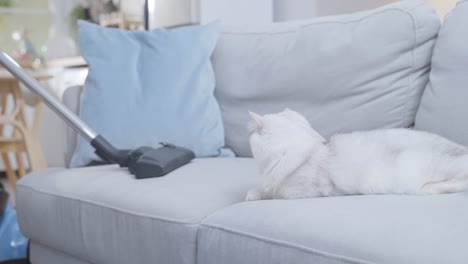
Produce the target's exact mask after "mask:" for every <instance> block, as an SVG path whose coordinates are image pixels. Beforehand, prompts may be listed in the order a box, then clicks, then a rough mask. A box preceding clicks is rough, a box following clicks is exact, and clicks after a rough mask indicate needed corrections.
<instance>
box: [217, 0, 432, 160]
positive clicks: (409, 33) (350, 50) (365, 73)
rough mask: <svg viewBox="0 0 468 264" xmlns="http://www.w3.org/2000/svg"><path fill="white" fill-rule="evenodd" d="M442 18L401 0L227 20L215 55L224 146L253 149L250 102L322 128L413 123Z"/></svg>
mask: <svg viewBox="0 0 468 264" xmlns="http://www.w3.org/2000/svg"><path fill="white" fill-rule="evenodd" d="M439 26H440V20H439V18H438V17H437V15H436V14H435V12H434V11H433V10H432V9H431V8H429V7H427V6H425V5H423V4H421V3H414V2H401V3H396V4H391V5H387V6H384V7H381V8H379V9H376V10H371V11H367V12H361V13H356V14H351V15H343V16H335V17H324V18H318V19H314V20H309V21H299V22H287V23H277V24H271V25H265V26H256V27H249V28H246V27H242V28H225V29H224V30H223V32H222V34H221V36H220V40H219V42H218V45H217V48H216V50H215V53H214V55H213V58H212V60H213V65H214V69H215V75H216V82H217V84H216V89H215V95H216V97H217V99H218V102H219V103H220V106H221V110H222V115H223V122H224V128H225V135H226V145H227V146H228V147H230V148H231V149H233V150H234V152H235V153H236V154H237V155H239V156H251V151H250V146H249V143H248V132H247V123H248V120H249V115H248V111H249V110H250V111H255V112H258V113H260V114H266V113H271V112H278V111H281V110H283V109H284V108H286V107H289V108H291V109H293V110H296V111H298V112H300V113H302V114H304V115H305V116H306V117H307V118H308V120H309V121H310V123H311V124H312V126H313V127H314V128H316V129H317V130H318V131H319V132H320V133H322V134H323V135H324V136H325V137H329V136H330V135H332V134H335V133H339V132H351V131H355V130H368V129H378V128H394V127H409V126H412V125H413V123H414V117H415V115H416V110H417V108H418V105H419V102H420V97H421V94H422V91H423V88H424V87H425V86H426V84H427V82H428V72H429V67H430V65H429V64H430V59H431V56H432V50H433V45H434V42H435V39H436V36H437V32H438V30H439Z"/></svg>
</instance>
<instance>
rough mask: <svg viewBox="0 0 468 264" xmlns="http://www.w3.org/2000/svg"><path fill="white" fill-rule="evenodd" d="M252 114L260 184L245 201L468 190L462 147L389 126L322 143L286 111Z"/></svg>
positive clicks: (467, 152)
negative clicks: (389, 127) (261, 179)
mask: <svg viewBox="0 0 468 264" xmlns="http://www.w3.org/2000/svg"><path fill="white" fill-rule="evenodd" d="M250 114H251V117H252V124H251V130H250V132H251V137H250V144H251V148H252V152H253V155H254V158H255V160H256V162H257V163H258V168H259V170H260V173H261V175H262V177H263V178H264V182H263V184H262V186H261V187H260V188H258V189H253V190H251V191H249V193H248V195H247V198H246V200H248V201H252V200H262V199H299V198H309V197H319V196H339V195H358V194H413V195H425V194H440V193H453V192H462V191H466V190H468V149H467V148H465V147H463V146H461V145H458V144H455V143H453V142H451V141H449V140H447V139H444V138H442V137H440V136H437V135H433V134H429V133H426V132H419V131H415V130H410V129H387V130H376V131H369V132H355V133H351V134H341V135H335V136H333V137H332V138H331V139H330V140H329V141H328V142H327V141H326V140H325V139H324V138H323V137H322V136H321V135H320V134H319V133H317V132H316V131H315V130H314V129H312V128H311V127H310V125H309V123H308V122H307V120H306V119H305V118H304V117H303V116H301V115H300V114H298V113H296V112H294V111H292V110H289V109H286V110H285V111H283V112H281V113H279V114H270V115H265V116H260V115H257V114H255V113H250Z"/></svg>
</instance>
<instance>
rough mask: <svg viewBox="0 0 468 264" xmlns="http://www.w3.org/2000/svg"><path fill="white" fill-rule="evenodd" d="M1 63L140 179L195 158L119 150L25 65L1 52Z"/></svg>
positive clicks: (180, 152)
mask: <svg viewBox="0 0 468 264" xmlns="http://www.w3.org/2000/svg"><path fill="white" fill-rule="evenodd" d="M0 64H1V65H3V67H5V68H6V69H7V70H8V71H9V72H10V73H11V74H13V76H15V77H16V78H17V79H18V80H19V81H20V82H22V83H23V84H24V85H25V86H26V87H28V88H29V89H30V90H31V91H33V92H35V93H36V94H37V95H38V96H39V97H41V98H42V100H43V101H44V102H45V103H46V104H47V105H48V106H49V107H50V108H51V109H52V110H53V111H55V113H56V114H58V115H59V116H60V117H61V118H62V119H63V120H64V121H65V122H67V123H68V125H70V126H71V127H72V128H73V129H74V130H75V131H76V132H77V133H78V134H79V135H81V136H82V137H83V138H84V139H86V140H87V141H88V142H89V143H90V144H91V145H92V146H93V147H94V149H95V150H96V154H97V155H98V156H99V157H101V158H102V159H103V160H105V161H107V162H110V163H117V164H119V165H120V166H121V167H128V168H129V170H130V172H131V173H133V174H135V177H136V178H137V179H146V178H153V177H160V176H164V175H166V174H167V173H169V172H171V171H173V170H175V169H177V168H180V167H182V166H184V165H186V164H187V163H189V162H190V161H191V160H193V159H194V158H195V154H194V153H193V152H192V151H190V150H188V149H185V148H181V147H176V146H174V145H171V144H162V145H163V146H162V147H160V148H157V149H154V148H151V147H140V148H138V149H136V150H133V151H132V150H119V149H116V148H115V147H114V146H113V145H112V144H110V143H109V142H108V141H107V140H106V139H105V138H104V137H102V136H101V135H99V134H97V133H96V132H95V131H94V130H93V129H91V128H90V127H89V126H88V125H87V124H86V123H84V122H83V121H82V120H81V119H80V118H79V117H78V116H76V115H75V113H73V112H72V111H70V110H69V109H68V108H67V107H65V106H64V105H63V104H62V103H61V102H59V101H58V100H57V99H56V98H55V97H53V96H51V95H50V94H49V93H48V92H47V91H46V90H45V89H44V88H43V87H42V86H41V85H40V84H39V82H38V81H37V80H36V79H34V78H33V77H32V76H30V75H29V74H28V73H27V72H26V71H25V70H24V69H23V68H21V66H20V65H19V64H18V63H17V62H16V61H15V60H13V59H12V58H11V57H10V56H8V55H7V54H6V53H5V52H3V51H1V50H0Z"/></svg>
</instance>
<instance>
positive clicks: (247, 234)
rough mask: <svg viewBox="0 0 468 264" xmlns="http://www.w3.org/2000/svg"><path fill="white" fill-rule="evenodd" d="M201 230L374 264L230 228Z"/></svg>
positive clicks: (202, 225)
mask: <svg viewBox="0 0 468 264" xmlns="http://www.w3.org/2000/svg"><path fill="white" fill-rule="evenodd" d="M200 228H207V229H210V228H212V229H217V230H220V231H223V232H226V233H231V234H234V235H238V236H243V237H245V238H251V239H255V240H259V241H262V242H265V243H269V244H273V245H277V246H284V247H288V248H291V249H296V250H299V251H303V252H305V253H309V254H313V255H317V256H321V257H325V258H328V259H334V260H340V261H345V262H347V263H349V264H373V263H372V262H368V261H365V260H359V259H355V258H350V257H345V256H342V255H338V254H334V253H329V252H324V251H322V250H318V249H313V248H309V247H306V246H301V245H298V244H295V243H291V242H286V241H281V240H276V239H271V238H266V237H263V236H259V235H253V234H250V233H245V232H242V231H238V230H234V229H230V228H226V227H221V226H217V225H213V224H203V223H202V224H201V225H200ZM197 255H198V254H197Z"/></svg>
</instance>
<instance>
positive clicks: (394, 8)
mask: <svg viewBox="0 0 468 264" xmlns="http://www.w3.org/2000/svg"><path fill="white" fill-rule="evenodd" d="M420 6H425V4H423V3H420V4H418V5H416V6H413V7H411V8H405V9H403V8H397V7H393V8H389V9H386V10H381V11H379V12H376V13H372V14H369V15H367V16H363V17H361V18H359V19H355V20H349V21H322V22H315V23H314V22H310V23H307V24H303V25H298V26H297V28H298V29H306V28H309V27H313V26H316V25H325V24H342V25H346V24H354V23H359V22H362V21H364V20H367V19H368V18H371V17H373V16H376V15H381V14H385V13H387V12H392V11H397V12H400V13H403V14H406V15H408V16H410V17H411V18H412V19H413V20H414V17H413V14H412V13H410V12H409V11H411V10H414V9H415V8H416V7H420ZM298 29H294V30H284V31H281V32H270V33H267V34H265V33H262V32H244V33H242V32H234V31H224V32H221V33H222V34H224V35H281V34H289V33H293V32H297V31H298Z"/></svg>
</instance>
